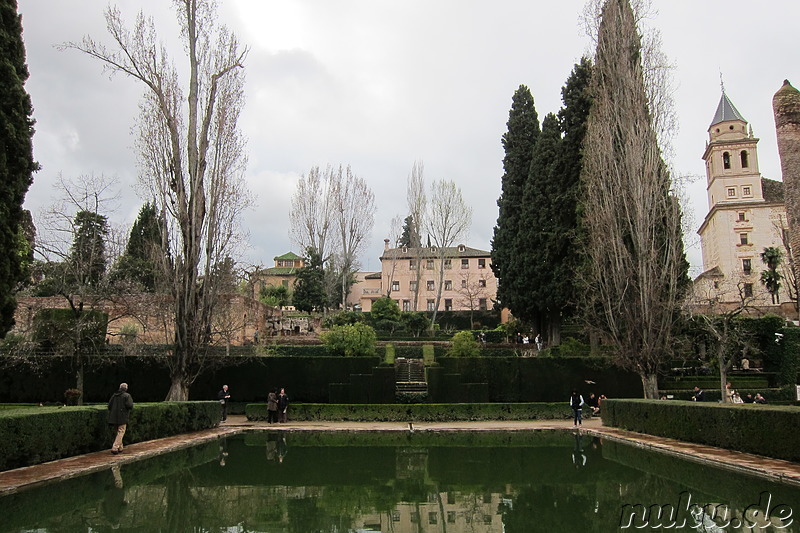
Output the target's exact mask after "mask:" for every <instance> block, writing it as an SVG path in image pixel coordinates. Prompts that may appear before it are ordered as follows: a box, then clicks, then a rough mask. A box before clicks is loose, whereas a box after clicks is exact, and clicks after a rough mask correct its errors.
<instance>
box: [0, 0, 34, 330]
mask: <svg viewBox="0 0 800 533" xmlns="http://www.w3.org/2000/svg"><path fill="white" fill-rule="evenodd" d="M27 79H28V67H27V65H26V64H25V45H24V44H23V42H22V22H21V18H20V15H18V14H17V2H16V0H0V250H3V251H4V253H3V254H2V257H0V337H3V336H5V334H6V333H7V332H8V330H9V329H11V327H12V326H13V325H14V310H15V309H16V305H17V304H16V299H15V297H14V293H15V290H16V288H17V285H18V284H19V282H21V281H23V279H22V278H23V275H24V271H25V269H24V268H23V261H24V260H25V255H26V254H23V253H12V251H16V250H18V248H19V245H20V241H19V235H20V232H21V228H20V224H21V223H22V221H23V212H22V203H23V201H24V200H25V193H26V192H28V187H30V184H31V182H32V181H33V173H34V172H35V171H36V170H38V168H39V167H38V165H37V164H36V163H35V162H34V160H33V141H32V138H33V124H34V121H33V119H32V118H31V115H32V114H33V107H32V105H31V99H30V96H29V95H28V93H27V92H25V87H24V85H25V80H27Z"/></svg>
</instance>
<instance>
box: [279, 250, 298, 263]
mask: <svg viewBox="0 0 800 533" xmlns="http://www.w3.org/2000/svg"><path fill="white" fill-rule="evenodd" d="M273 259H274V260H276V261H277V260H278V259H284V260H286V259H302V257H300V256H299V255H297V254H296V253H294V252H286V253H285V254H283V255H279V256H277V257H273Z"/></svg>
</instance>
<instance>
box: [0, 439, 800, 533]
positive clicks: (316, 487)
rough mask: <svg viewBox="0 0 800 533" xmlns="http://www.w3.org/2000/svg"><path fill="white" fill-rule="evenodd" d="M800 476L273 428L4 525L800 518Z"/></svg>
mask: <svg viewBox="0 0 800 533" xmlns="http://www.w3.org/2000/svg"><path fill="white" fill-rule="evenodd" d="M796 512H800V489H798V488H797V487H791V486H787V485H784V484H777V483H772V482H769V481H766V480H762V479H760V478H754V477H749V476H745V475H740V474H735V473H732V472H730V471H726V470H719V469H714V468H709V467H706V466H702V465H699V464H696V463H692V462H688V461H683V460H679V459H675V458H672V457H669V456H666V455H661V454H657V453H655V452H650V451H645V450H641V449H638V448H634V447H630V446H626V445H622V444H618V443H614V442H610V441H603V440H600V439H598V438H593V437H590V436H587V435H581V434H574V433H571V432H514V433H446V434H442V433H437V434H428V433H424V432H417V433H349V432H341V433H325V434H323V433H303V432H294V433H293V432H259V433H247V434H243V435H239V436H236V437H228V438H227V439H222V440H219V441H217V442H211V443H208V444H204V445H201V446H197V447H194V448H190V449H187V450H182V451H178V452H174V453H171V454H168V455H164V456H160V457H155V458H153V459H148V460H145V461H140V462H137V463H131V464H124V465H121V466H119V467H114V468H112V469H109V470H106V471H103V472H98V473H96V474H91V475H87V476H84V477H80V478H77V479H72V480H68V481H65V482H61V483H57V484H52V485H47V486H44V487H40V488H37V489H33V490H29V491H24V492H21V493H19V494H16V495H12V496H7V497H5V498H0V531H2V532H41V533H44V532H106V531H126V532H237V533H238V532H269V533H278V532H282V533H283V532H286V533H347V532H357V533H366V532H378V531H380V532H384V533H385V532H397V533H406V532H408V533H423V532H424V533H428V532H439V533H448V532H449V533H461V532H470V533H472V532H481V533H483V532H486V533H489V532H498V533H500V532H506V533H528V532H535V531H548V532H553V531H567V532H584V531H585V532H595V531H596V532H602V533H606V532H609V531H642V530H644V531H714V532H719V531H770V532H772V531H774V532H778V531H785V532H800V527H798V525H797V521H796V520H795V518H796V517H795V513H796Z"/></svg>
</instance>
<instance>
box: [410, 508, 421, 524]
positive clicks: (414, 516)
mask: <svg viewBox="0 0 800 533" xmlns="http://www.w3.org/2000/svg"><path fill="white" fill-rule="evenodd" d="M411 523H412V524H417V523H419V513H418V512H416V511H414V512H412V513H411Z"/></svg>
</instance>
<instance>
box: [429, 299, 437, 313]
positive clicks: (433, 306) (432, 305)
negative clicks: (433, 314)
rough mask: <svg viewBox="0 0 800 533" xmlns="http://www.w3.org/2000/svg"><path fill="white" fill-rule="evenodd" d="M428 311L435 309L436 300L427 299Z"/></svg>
mask: <svg viewBox="0 0 800 533" xmlns="http://www.w3.org/2000/svg"><path fill="white" fill-rule="evenodd" d="M428 311H436V300H433V299H429V300H428Z"/></svg>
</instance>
